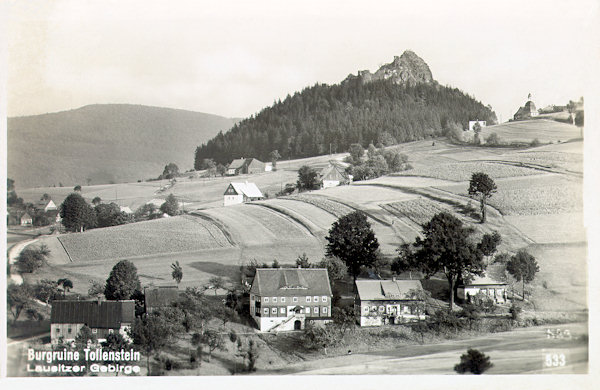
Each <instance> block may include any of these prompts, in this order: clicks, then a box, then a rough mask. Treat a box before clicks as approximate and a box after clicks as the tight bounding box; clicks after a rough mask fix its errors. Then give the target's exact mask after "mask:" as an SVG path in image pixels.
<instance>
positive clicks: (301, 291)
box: [250, 268, 332, 296]
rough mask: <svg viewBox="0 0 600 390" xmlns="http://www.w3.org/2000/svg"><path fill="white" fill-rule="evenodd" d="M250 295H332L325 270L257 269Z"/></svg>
mask: <svg viewBox="0 0 600 390" xmlns="http://www.w3.org/2000/svg"><path fill="white" fill-rule="evenodd" d="M250 293H252V294H256V295H260V296H269V295H273V296H294V295H295V296H299V295H307V296H308V295H329V296H331V295H332V293H331V286H330V285H329V276H328V274H327V269H325V268H257V269H256V275H255V276H254V281H253V282H252V287H251V288H250Z"/></svg>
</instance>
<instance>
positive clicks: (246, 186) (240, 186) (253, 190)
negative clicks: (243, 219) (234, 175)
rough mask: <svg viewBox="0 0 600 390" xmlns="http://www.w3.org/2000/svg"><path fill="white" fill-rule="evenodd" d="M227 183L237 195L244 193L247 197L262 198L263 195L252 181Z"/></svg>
mask: <svg viewBox="0 0 600 390" xmlns="http://www.w3.org/2000/svg"><path fill="white" fill-rule="evenodd" d="M229 185H230V186H232V187H233V189H234V190H235V192H237V193H238V195H246V196H247V197H248V198H264V195H263V194H262V192H260V190H259V189H258V187H257V186H256V184H254V183H248V182H245V183H229ZM228 188H229V187H228Z"/></svg>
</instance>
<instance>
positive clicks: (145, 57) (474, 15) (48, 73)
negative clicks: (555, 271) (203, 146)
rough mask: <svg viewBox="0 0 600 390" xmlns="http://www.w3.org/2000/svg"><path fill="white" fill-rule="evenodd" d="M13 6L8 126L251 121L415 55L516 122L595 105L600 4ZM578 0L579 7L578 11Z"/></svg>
mask: <svg viewBox="0 0 600 390" xmlns="http://www.w3.org/2000/svg"><path fill="white" fill-rule="evenodd" d="M288 3H290V2H288V1H281V0H278V1H247V2H241V1H219V2H217V1H210V2H208V1H205V2H200V1H190V2H185V1H176V0H171V1H107V0H103V1H83V0H77V1H48V0H44V1H31V0H29V1H9V2H8V7H7V8H8V11H9V13H8V15H7V16H6V17H8V28H7V31H8V66H7V69H8V77H7V111H8V116H19V115H31V114H40V113H46V112H56V111H62V110H68V109H73V108H78V107H81V106H84V105H87V104H94V103H132V104H144V105H153V106H163V107H171V108H182V109H188V110H193V111H200V112H206V113H213V114H217V115H223V116H227V117H246V116H249V115H251V114H253V113H256V112H258V111H260V110H261V109H262V108H264V107H265V106H268V105H271V104H272V103H273V101H274V100H276V99H278V98H284V97H285V96H286V95H287V94H288V93H290V94H293V93H294V92H295V91H298V90H301V89H302V88H304V87H306V86H310V85H313V84H314V83H316V82H320V83H328V84H332V83H338V82H340V81H341V80H343V79H344V78H345V77H346V76H347V75H348V74H350V73H353V74H356V72H357V71H358V70H362V69H369V70H371V71H375V70H377V68H378V67H379V66H380V65H382V64H384V63H388V62H391V61H392V60H393V57H394V55H400V54H402V52H403V51H404V50H406V49H411V50H413V51H414V52H416V53H417V54H418V55H419V56H420V57H422V58H423V59H424V60H425V61H426V62H427V63H428V64H429V66H430V68H431V71H432V73H433V77H434V78H435V79H436V80H437V81H438V82H440V83H441V84H442V85H446V84H448V85H451V86H453V87H457V88H459V89H461V90H462V91H464V92H466V93H468V94H470V95H471V96H475V97H476V98H477V99H478V100H480V101H482V102H483V103H484V104H490V105H492V108H493V109H494V110H495V111H496V113H497V114H498V116H499V119H500V118H501V119H502V120H503V121H506V120H507V119H508V118H509V117H510V116H512V114H513V113H514V112H515V111H516V110H517V109H518V107H519V105H522V104H523V103H524V102H525V100H526V98H527V94H528V93H532V95H533V99H534V101H535V102H536V104H537V106H538V107H543V106H545V105H548V104H552V103H555V104H564V103H566V102H567V101H568V100H569V99H577V98H578V97H579V96H585V92H586V87H587V81H588V78H589V75H590V74H591V73H592V70H593V71H594V72H595V69H596V68H595V66H597V64H598V63H599V62H598V55H599V51H598V48H599V41H598V39H597V37H598V29H597V27H596V25H597V24H598V22H599V21H600V18H598V15H599V2H598V1H594V0H589V1H588V0H584V1H577V2H573V1H523V0H520V1H498V2H489V1H459V0H455V1H414V2H413V1H394V2H392V1H370V2H368V1H360V2H359V1H327V2H326V4H322V3H325V1H301V2H300V1H298V2H294V4H288ZM573 3H576V4H573Z"/></svg>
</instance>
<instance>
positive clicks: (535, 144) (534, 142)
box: [529, 138, 542, 146]
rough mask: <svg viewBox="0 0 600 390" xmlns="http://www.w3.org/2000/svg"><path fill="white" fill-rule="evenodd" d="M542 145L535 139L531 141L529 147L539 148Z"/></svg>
mask: <svg viewBox="0 0 600 390" xmlns="http://www.w3.org/2000/svg"><path fill="white" fill-rule="evenodd" d="M541 144H542V143H541V142H540V140H539V139H537V138H535V139H534V140H533V141H531V142H530V143H529V146H540V145H541Z"/></svg>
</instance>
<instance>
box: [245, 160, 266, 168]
mask: <svg viewBox="0 0 600 390" xmlns="http://www.w3.org/2000/svg"><path fill="white" fill-rule="evenodd" d="M246 165H247V166H250V165H253V166H264V165H265V163H264V162H262V161H260V160H259V159H257V158H249V159H246Z"/></svg>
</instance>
